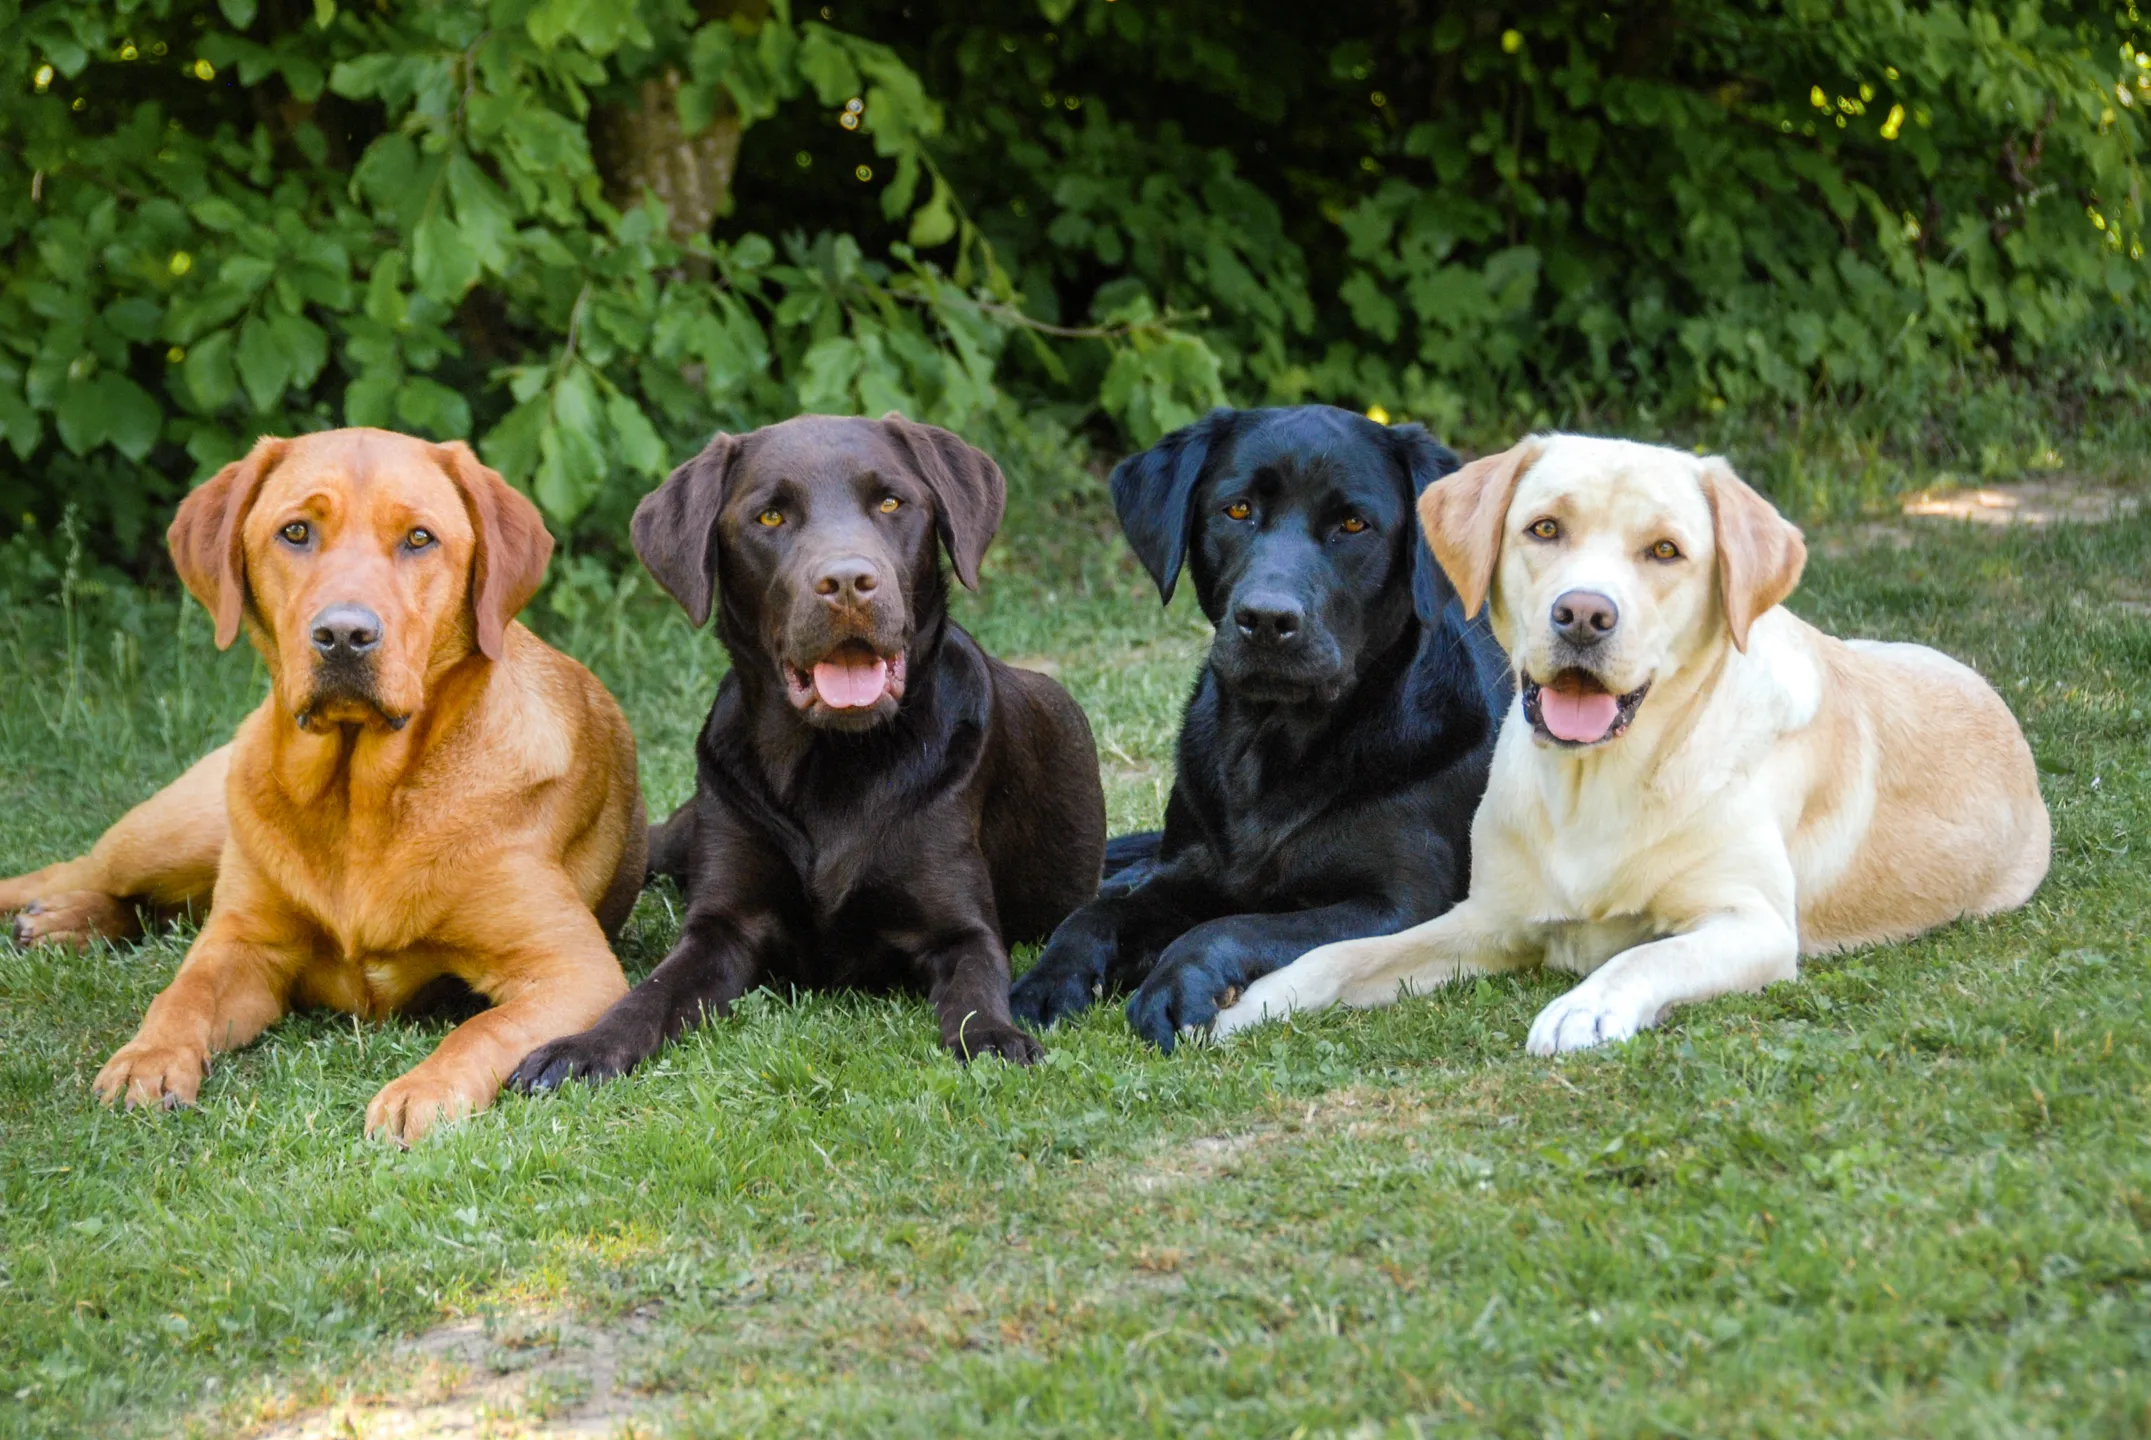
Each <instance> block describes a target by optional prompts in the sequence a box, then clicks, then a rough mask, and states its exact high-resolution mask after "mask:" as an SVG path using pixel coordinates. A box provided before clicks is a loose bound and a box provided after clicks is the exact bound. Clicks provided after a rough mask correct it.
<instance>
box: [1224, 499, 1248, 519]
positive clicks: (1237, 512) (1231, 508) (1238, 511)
mask: <svg viewBox="0 0 2151 1440" xmlns="http://www.w3.org/2000/svg"><path fill="white" fill-rule="evenodd" d="M1254 513H1255V507H1254V506H1252V505H1250V504H1248V503H1247V502H1246V501H1245V500H1235V501H1233V502H1232V503H1231V504H1230V505H1227V506H1226V507H1225V518H1226V519H1228V520H1245V519H1246V518H1247V517H1248V516H1250V515H1252V514H1254Z"/></svg>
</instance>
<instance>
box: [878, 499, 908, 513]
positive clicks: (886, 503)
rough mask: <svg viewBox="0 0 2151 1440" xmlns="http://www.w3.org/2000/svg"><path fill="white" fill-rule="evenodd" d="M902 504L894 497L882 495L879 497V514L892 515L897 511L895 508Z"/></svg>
mask: <svg viewBox="0 0 2151 1440" xmlns="http://www.w3.org/2000/svg"><path fill="white" fill-rule="evenodd" d="M903 503H904V502H903V501H901V500H899V499H897V498H896V497H895V496H894V495H884V496H882V497H881V513H882V514H884V515H894V514H895V513H896V511H897V508H898V507H899V506H901V505H902V504H903Z"/></svg>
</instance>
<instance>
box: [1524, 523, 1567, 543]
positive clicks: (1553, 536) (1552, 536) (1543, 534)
mask: <svg viewBox="0 0 2151 1440" xmlns="http://www.w3.org/2000/svg"><path fill="white" fill-rule="evenodd" d="M1531 533H1532V534H1534V535H1536V536H1538V537H1539V539H1541V540H1558V539H1560V538H1561V522H1560V521H1558V520H1555V519H1551V518H1548V519H1545V520H1538V521H1534V522H1532V526H1531Z"/></svg>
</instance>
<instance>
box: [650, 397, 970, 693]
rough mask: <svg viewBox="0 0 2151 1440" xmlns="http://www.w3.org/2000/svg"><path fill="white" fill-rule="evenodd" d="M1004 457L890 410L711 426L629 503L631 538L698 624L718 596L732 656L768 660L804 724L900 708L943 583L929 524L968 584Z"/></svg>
mask: <svg viewBox="0 0 2151 1440" xmlns="http://www.w3.org/2000/svg"><path fill="white" fill-rule="evenodd" d="M1006 500H1007V483H1006V481H1004V480H1003V479H1002V477H1001V471H1000V467H999V466H997V465H995V464H994V463H993V461H992V460H991V459H989V458H988V457H987V456H986V455H985V454H983V453H982V452H980V451H978V450H975V449H973V448H972V447H971V446H969V445H966V444H965V443H964V442H963V441H961V440H959V439H957V438H956V437H955V436H954V435H952V434H950V433H949V432H948V431H946V430H940V429H936V428H935V427H933V426H931V425H917V424H913V423H912V422H911V421H909V420H906V419H903V418H902V417H901V416H897V415H890V416H888V417H887V418H885V419H881V420H866V419H854V418H846V417H839V416H830V415H802V416H800V417H799V418H797V419H794V420H787V421H785V422H784V423H783V424H781V425H769V426H765V427H764V428H762V429H760V430H756V431H753V432H751V433H749V434H746V435H719V436H717V437H716V438H715V439H713V440H712V441H710V443H709V445H708V447H707V448H705V449H704V450H703V452H702V453H701V454H700V455H697V456H696V457H695V458H694V459H692V460H690V461H688V462H687V463H686V464H685V465H682V466H681V467H680V468H679V469H677V470H675V471H673V472H672V475H671V476H670V478H668V479H667V480H666V481H665V483H664V484H663V485H661V486H659V487H658V488H657V489H656V490H654V491H652V492H651V493H650V494H649V495H648V496H646V497H644V499H643V502H642V504H641V505H639V506H638V507H636V510H635V520H634V525H633V527H632V534H633V536H634V541H635V553H636V554H637V555H639V556H641V557H642V563H643V564H644V566H646V567H647V568H648V569H649V572H650V573H651V574H652V575H654V576H656V577H657V583H658V584H660V585H662V586H664V587H665V589H666V591H667V592H668V593H669V594H670V595H671V596H672V598H673V599H675V600H677V601H679V602H680V605H681V607H682V608H683V609H685V610H686V611H687V613H688V615H689V617H691V618H692V619H693V620H694V622H695V623H696V624H697V625H700V624H702V623H703V622H704V621H706V620H707V619H708V618H709V614H710V607H711V600H712V596H713V594H714V595H716V596H718V597H720V598H719V606H718V608H719V618H718V630H719V633H720V634H721V635H722V636H723V637H724V640H725V643H726V645H728V646H729V647H731V648H732V650H733V654H734V658H735V660H736V661H738V662H739V663H741V664H743V665H744V664H750V663H752V662H753V660H754V659H755V658H757V657H759V658H761V659H762V660H763V661H764V662H765V663H767V664H768V665H770V666H772V667H773V668H774V672H775V678H776V679H777V680H779V681H780V682H781V683H782V685H783V687H784V694H785V696H786V698H787V699H789V700H790V701H791V704H792V706H793V708H794V709H796V710H797V711H798V712H799V714H800V715H801V716H802V717H803V718H804V719H805V720H806V721H807V722H808V723H809V724H812V725H818V726H823V727H826V728H830V729H838V730H865V729H870V728H872V727H873V726H875V725H878V724H881V723H882V722H884V721H886V720H888V719H889V718H890V717H891V716H893V715H895V714H896V710H897V707H898V705H899V704H900V703H901V702H902V700H903V697H904V684H905V680H906V678H907V673H908V669H909V665H908V657H909V653H910V651H911V649H912V642H913V640H914V638H915V637H916V636H918V635H921V634H923V633H926V632H927V631H929V630H930V629H933V628H934V627H935V625H936V623H937V622H938V621H939V619H940V615H941V611H942V608H943V605H944V603H945V601H946V598H947V591H946V587H945V586H944V584H943V581H942V579H941V569H940V564H939V557H938V555H937V553H936V549H935V537H936V535H938V536H939V538H940V541H941V543H942V544H945V545H946V546H947V547H948V552H949V557H950V558H951V559H952V560H953V561H954V562H955V565H956V576H957V578H958V579H960V580H961V581H963V583H964V584H965V585H967V586H970V587H972V588H976V587H977V585H978V563H979V558H980V557H981V556H982V555H983V554H984V553H985V550H986V545H987V542H988V541H990V540H992V539H993V533H994V531H995V530H996V529H998V528H999V527H1000V524H1001V510H1002V507H1003V505H1004V504H1005V503H1006Z"/></svg>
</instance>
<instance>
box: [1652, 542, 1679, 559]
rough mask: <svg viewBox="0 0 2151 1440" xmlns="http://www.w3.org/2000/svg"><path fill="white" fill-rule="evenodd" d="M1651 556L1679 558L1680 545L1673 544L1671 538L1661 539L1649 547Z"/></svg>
mask: <svg viewBox="0 0 2151 1440" xmlns="http://www.w3.org/2000/svg"><path fill="white" fill-rule="evenodd" d="M1651 558H1652V559H1653V560H1678V559H1680V546H1678V545H1675V544H1674V543H1673V542H1672V541H1671V540H1661V541H1659V542H1658V543H1657V544H1656V545H1653V546H1652V547H1651Z"/></svg>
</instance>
